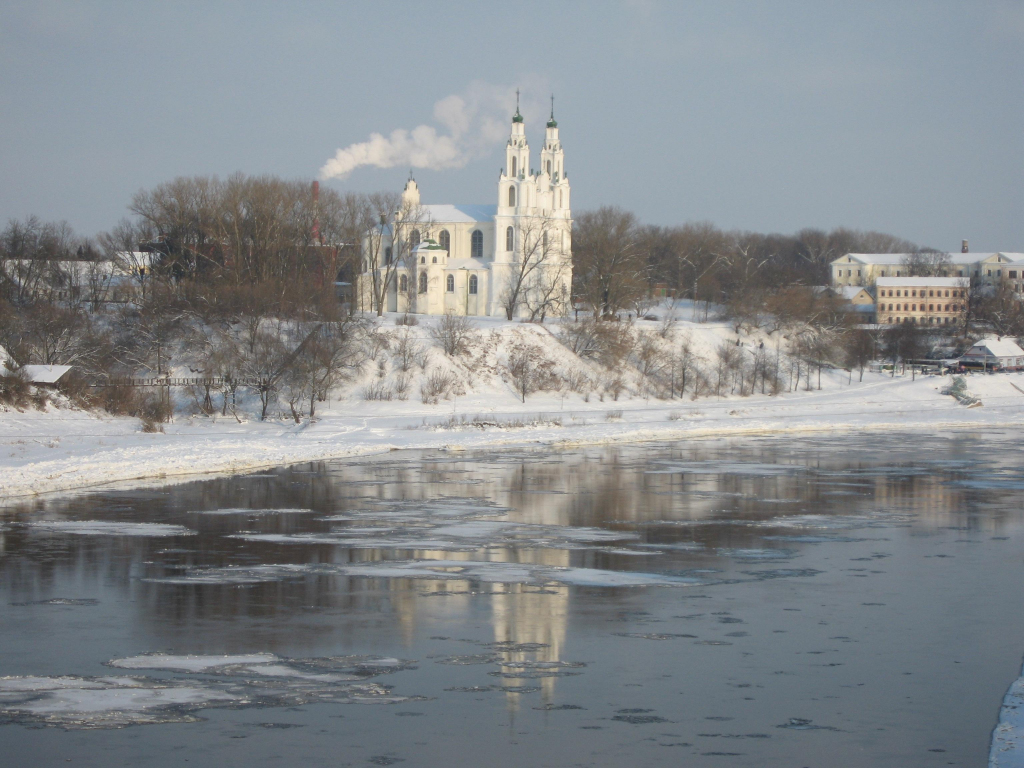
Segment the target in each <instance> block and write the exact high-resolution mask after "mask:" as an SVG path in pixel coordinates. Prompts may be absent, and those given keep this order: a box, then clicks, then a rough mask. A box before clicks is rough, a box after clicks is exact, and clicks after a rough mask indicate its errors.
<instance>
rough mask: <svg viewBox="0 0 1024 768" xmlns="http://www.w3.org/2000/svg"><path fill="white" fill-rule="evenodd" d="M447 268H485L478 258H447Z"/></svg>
mask: <svg viewBox="0 0 1024 768" xmlns="http://www.w3.org/2000/svg"><path fill="white" fill-rule="evenodd" d="M446 266H447V268H448V269H487V265H486V264H484V263H483V262H482V261H480V259H448V263H447V265H446Z"/></svg>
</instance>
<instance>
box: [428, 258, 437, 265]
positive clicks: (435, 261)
mask: <svg viewBox="0 0 1024 768" xmlns="http://www.w3.org/2000/svg"><path fill="white" fill-rule="evenodd" d="M430 263H431V264H437V256H435V257H434V258H432V259H431V260H430Z"/></svg>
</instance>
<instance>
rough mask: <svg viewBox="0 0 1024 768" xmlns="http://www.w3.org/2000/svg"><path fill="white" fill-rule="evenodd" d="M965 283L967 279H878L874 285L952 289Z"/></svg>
mask: <svg viewBox="0 0 1024 768" xmlns="http://www.w3.org/2000/svg"><path fill="white" fill-rule="evenodd" d="M966 281H967V278H965V277H880V278H878V279H877V280H876V281H875V284H876V285H878V286H879V287H881V286H886V287H888V288H899V287H901V286H904V285H905V286H907V287H908V288H913V287H915V286H920V285H923V286H924V287H926V288H927V287H928V286H943V287H945V288H954V287H959V286H961V285H964V284H966Z"/></svg>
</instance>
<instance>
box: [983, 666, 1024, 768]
mask: <svg viewBox="0 0 1024 768" xmlns="http://www.w3.org/2000/svg"><path fill="white" fill-rule="evenodd" d="M988 764H989V768H1024V670H1022V671H1021V677H1020V678H1018V679H1017V680H1015V681H1014V683H1013V685H1011V686H1010V689H1009V690H1008V691H1007V692H1006V696H1005V697H1004V698H1003V706H1002V709H1001V710H1000V712H999V724H998V725H997V726H996V727H995V730H993V731H992V747H991V749H990V750H989V756H988Z"/></svg>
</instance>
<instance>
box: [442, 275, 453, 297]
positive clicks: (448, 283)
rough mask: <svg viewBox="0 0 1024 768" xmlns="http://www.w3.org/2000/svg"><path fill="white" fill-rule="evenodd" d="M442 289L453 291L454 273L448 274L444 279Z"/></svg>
mask: <svg viewBox="0 0 1024 768" xmlns="http://www.w3.org/2000/svg"><path fill="white" fill-rule="evenodd" d="M444 289H445V290H446V291H448V293H455V275H448V277H446V278H445V280H444Z"/></svg>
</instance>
